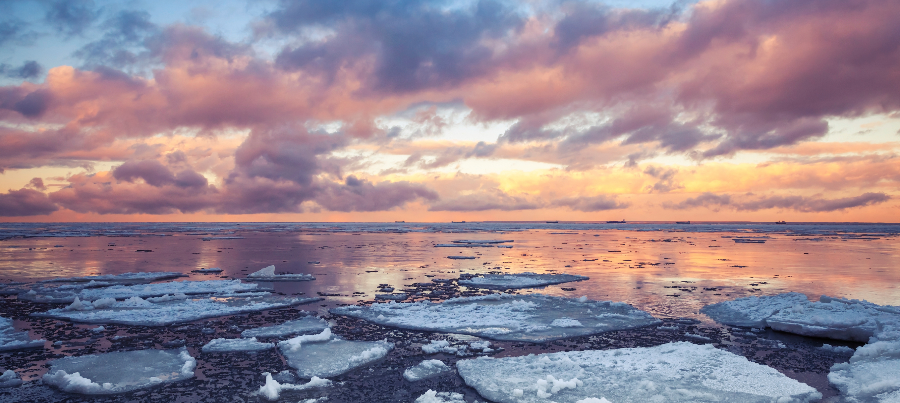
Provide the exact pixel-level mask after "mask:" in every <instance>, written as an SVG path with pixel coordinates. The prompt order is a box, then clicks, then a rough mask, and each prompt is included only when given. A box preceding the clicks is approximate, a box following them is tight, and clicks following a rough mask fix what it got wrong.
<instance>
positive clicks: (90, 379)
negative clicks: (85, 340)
mask: <svg viewBox="0 0 900 403" xmlns="http://www.w3.org/2000/svg"><path fill="white" fill-rule="evenodd" d="M196 366H197V361H196V360H195V359H194V358H193V357H191V355H190V354H188V352H187V350H186V349H184V348H181V349H180V350H152V349H151V350H138V351H120V352H112V353H103V354H92V355H83V356H80V357H64V358H60V359H58V360H53V361H50V370H49V371H48V372H47V373H46V374H45V375H44V378H43V381H44V383H46V384H49V385H53V386H55V387H57V388H59V389H61V390H63V391H66V392H71V393H83V394H89V395H104V394H114V393H125V392H131V391H133V390H137V389H143V388H149V387H151V386H156V385H159V384H162V383H167V382H177V381H181V380H185V379H190V378H192V377H194V368H195V367H196Z"/></svg>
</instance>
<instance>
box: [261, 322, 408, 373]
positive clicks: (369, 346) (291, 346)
mask: <svg viewBox="0 0 900 403" xmlns="http://www.w3.org/2000/svg"><path fill="white" fill-rule="evenodd" d="M393 348H394V344H393V343H389V342H387V341H350V340H341V339H339V338H336V337H333V335H332V334H331V330H330V329H325V330H323V331H322V333H320V334H317V335H307V336H297V337H295V338H293V339H290V340H286V341H282V342H279V343H278V349H279V351H281V354H282V355H284V357H285V358H286V359H287V362H288V365H290V366H291V367H292V368H294V369H296V370H297V374H298V375H300V376H301V377H304V378H311V377H313V376H318V377H322V378H327V377H331V376H337V375H340V374H343V373H345V372H347V371H350V370H351V369H353V368H356V367H359V366H362V365H365V364H368V363H370V362H373V361H377V360H380V359H381V358H383V357H384V356H385V355H387V353H388V352H390V351H391V350H392V349H393Z"/></svg>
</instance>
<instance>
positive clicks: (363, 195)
mask: <svg viewBox="0 0 900 403" xmlns="http://www.w3.org/2000/svg"><path fill="white" fill-rule="evenodd" d="M437 198H438V195H437V193H436V192H435V191H433V190H431V189H428V188H427V187H425V186H424V185H421V184H415V183H410V182H387V181H385V182H381V183H377V184H375V183H371V182H369V181H368V180H365V179H358V178H356V177H355V176H353V175H350V176H348V177H347V179H346V181H345V183H344V184H336V183H331V184H329V185H328V186H324V188H323V189H322V190H320V191H319V192H318V193H317V194H316V196H315V201H316V203H318V204H319V205H320V206H322V207H324V208H325V209H328V210H331V211H345V212H346V211H385V210H391V209H394V208H397V207H401V206H403V205H404V204H406V203H408V202H411V201H413V200H416V199H424V200H437Z"/></svg>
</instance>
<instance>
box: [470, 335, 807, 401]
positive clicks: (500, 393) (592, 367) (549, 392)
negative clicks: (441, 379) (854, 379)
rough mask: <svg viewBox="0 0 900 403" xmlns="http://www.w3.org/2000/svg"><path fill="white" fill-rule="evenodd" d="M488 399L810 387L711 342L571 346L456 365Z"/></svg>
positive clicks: (703, 395) (795, 393)
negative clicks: (603, 347)
mask: <svg viewBox="0 0 900 403" xmlns="http://www.w3.org/2000/svg"><path fill="white" fill-rule="evenodd" d="M456 367H457V370H458V371H459V374H460V376H462V378H463V379H464V380H465V382H466V384H467V385H469V386H471V387H473V388H475V389H476V390H477V391H478V393H480V394H481V395H482V396H483V397H484V398H486V399H488V400H491V401H495V402H546V401H550V400H552V401H555V402H560V403H563V402H569V403H575V402H582V403H584V402H597V401H600V402H603V401H604V400H605V399H609V401H613V402H638V401H640V402H695V401H734V402H774V401H778V402H809V401H813V400H817V399H821V398H822V395H821V394H820V393H819V392H818V391H816V390H815V389H814V388H812V387H810V386H808V385H806V384H803V383H800V382H798V381H795V380H793V379H790V378H788V377H786V376H784V375H783V374H781V373H780V372H778V371H777V370H775V369H773V368H771V367H768V366H764V365H760V364H756V363H753V362H751V361H749V360H747V359H746V358H744V357H741V356H739V355H735V354H732V353H730V352H727V351H724V350H719V349H716V348H714V347H713V346H711V345H696V344H692V343H687V342H677V343H668V344H664V345H661V346H656V347H649V348H626V349H617V350H589V351H572V352H560V353H552V354H538V355H528V356H520V357H506V358H496V359H495V358H485V357H481V358H477V359H472V360H463V361H459V362H457V364H456Z"/></svg>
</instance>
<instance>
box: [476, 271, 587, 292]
mask: <svg viewBox="0 0 900 403" xmlns="http://www.w3.org/2000/svg"><path fill="white" fill-rule="evenodd" d="M588 279H589V277H585V276H578V275H574V274H537V273H531V272H526V273H516V274H482V275H479V276H476V277H471V278H464V277H460V280H459V285H464V286H467V287H479V288H494V289H511V288H529V287H543V286H547V285H552V284H562V283H568V282H571V281H582V280H588Z"/></svg>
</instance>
